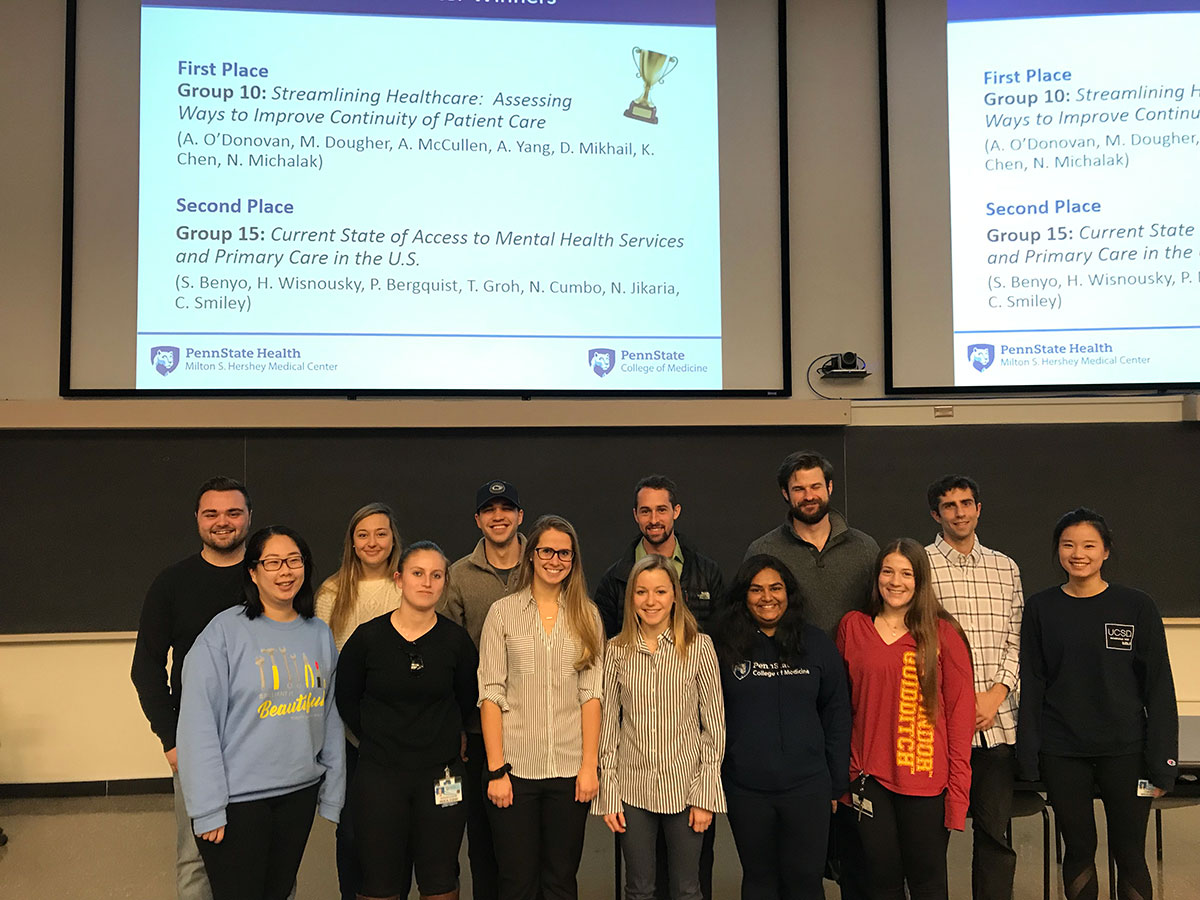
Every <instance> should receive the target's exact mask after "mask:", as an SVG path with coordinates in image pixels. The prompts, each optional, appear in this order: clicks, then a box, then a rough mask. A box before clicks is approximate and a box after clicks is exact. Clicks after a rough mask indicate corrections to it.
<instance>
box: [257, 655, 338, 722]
mask: <svg viewBox="0 0 1200 900" xmlns="http://www.w3.org/2000/svg"><path fill="white" fill-rule="evenodd" d="M254 664H255V665H256V666H257V667H258V680H259V686H260V689H261V693H260V694H259V697H260V698H261V700H262V702H261V703H260V704H259V706H258V717H259V718H260V719H273V718H277V717H279V716H295V715H308V713H309V712H311V711H312V710H314V709H321V708H322V707H324V706H325V694H326V690H327V688H328V686H329V684H328V681H327V680H326V678H325V675H324V674H323V673H322V671H321V664H320V663H319V662H318V661H317V660H315V659H314V660H310V659H309V658H308V654H307V653H305V652H303V651H301V652H300V653H298V654H297V653H294V652H290V651H289V650H288V649H287V648H286V647H264V648H262V649H260V650H259V654H258V656H257V657H255V659H254Z"/></svg>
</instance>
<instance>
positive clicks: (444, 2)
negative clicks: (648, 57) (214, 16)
mask: <svg viewBox="0 0 1200 900" xmlns="http://www.w3.org/2000/svg"><path fill="white" fill-rule="evenodd" d="M142 6H150V7H181V8H196V9H222V10H247V11H251V10H252V11H258V12H297V13H325V14H331V15H356V16H420V17H423V18H445V19H519V20H523V21H547V22H613V23H615V22H627V23H637V24H647V25H709V26H712V25H716V22H717V10H716V0H655V2H652V3H648V2H646V0H341V2H337V0H175V2H162V3H143V4H142Z"/></svg>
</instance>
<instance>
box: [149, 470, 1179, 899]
mask: <svg viewBox="0 0 1200 900" xmlns="http://www.w3.org/2000/svg"><path fill="white" fill-rule="evenodd" d="M833 476H834V473H833V468H832V466H831V465H830V463H829V462H828V461H827V460H826V459H824V458H823V457H822V456H820V455H819V454H816V453H813V452H809V451H800V452H797V453H793V454H791V455H789V456H788V457H787V458H786V459H785V460H784V461H783V463H782V465H781V466H780V468H779V471H778V484H779V489H780V492H781V494H782V496H783V498H784V500H785V501H786V503H787V516H786V518H785V521H784V523H783V524H782V525H781V526H780V527H778V528H776V529H774V530H772V531H770V532H768V533H767V534H765V535H763V536H762V537H760V538H759V539H757V540H756V541H754V542H753V543H751V545H750V546H749V548H748V550H747V552H746V556H745V559H744V560H743V562H742V564H741V566H740V567H739V569H738V571H737V573H736V574H735V575H734V577H733V579H732V582H731V583H730V585H729V587H728V589H726V587H725V585H724V583H723V580H722V576H721V572H720V569H719V567H718V566H717V564H716V563H715V562H713V561H712V560H711V559H709V558H708V557H706V556H704V555H703V554H702V553H700V551H699V550H698V549H696V548H695V547H694V546H693V545H692V544H691V543H689V542H688V541H686V540H685V539H684V538H683V537H682V535H680V534H679V533H678V532H677V531H676V529H675V524H676V521H677V520H678V519H679V517H680V514H681V512H682V506H681V504H680V502H679V497H678V490H677V487H676V485H675V484H674V482H672V481H671V480H670V479H669V478H666V477H664V476H661V475H654V476H648V477H647V478H643V479H642V480H641V481H639V482H638V483H637V485H636V486H635V488H634V492H633V496H634V506H633V515H634V519H635V521H636V523H637V526H638V532H639V534H638V536H637V537H636V538H635V539H634V541H633V542H632V544H631V545H630V546H629V548H628V550H627V551H626V552H625V553H623V554H622V556H621V558H620V559H618V560H617V561H616V562H614V563H613V565H612V566H611V567H610V568H609V569H608V570H607V571H606V572H605V573H604V576H603V578H602V579H601V581H600V583H599V584H598V586H597V588H596V590H595V592H594V594H591V595H589V591H588V589H587V585H586V580H585V578H584V573H583V567H582V561H581V557H580V545H579V538H578V536H577V534H576V531H575V529H574V527H573V526H572V525H571V523H570V522H568V521H567V520H565V519H563V518H561V517H558V516H553V515H546V516H542V517H541V518H540V519H538V520H537V522H536V523H535V524H534V525H533V527H532V528H531V529H530V530H529V533H528V535H527V536H526V535H525V534H523V533H522V532H521V530H520V527H521V525H522V524H523V521H524V510H523V509H522V507H521V504H520V499H519V496H518V492H517V489H516V488H515V487H514V486H513V485H512V484H510V483H508V482H506V481H503V480H496V481H491V482H488V483H487V484H485V485H483V486H482V487H480V488H479V490H478V491H477V493H476V497H475V523H476V525H477V526H478V527H479V529H480V532H481V537H480V539H479V541H478V543H477V545H476V546H475V548H474V550H473V551H472V552H471V553H469V554H468V555H466V556H463V557H462V558H461V559H458V560H457V561H455V562H453V563H450V562H449V560H448V559H447V557H446V555H445V553H444V552H443V551H442V550H441V548H440V547H439V546H438V545H437V544H435V543H432V542H429V541H419V542H416V543H412V544H409V545H407V546H404V547H402V546H401V540H400V535H399V532H398V529H397V525H396V520H395V517H394V515H393V514H392V512H391V510H390V509H388V507H387V506H385V505H383V504H379V503H373V504H369V505H367V506H364V507H362V508H361V509H359V510H358V511H357V512H356V513H355V514H354V515H353V516H352V517H351V519H350V523H349V526H348V528H347V531H346V537H345V542H344V547H343V552H342V558H341V564H340V566H339V568H338V570H337V571H336V572H335V573H334V574H333V575H331V576H330V577H329V578H327V579H326V580H325V581H324V582H323V583H322V584H320V586H319V587H317V586H316V585H315V579H314V575H315V573H314V572H313V568H312V556H311V553H310V551H309V548H308V545H307V543H306V542H305V541H304V539H303V538H302V537H301V536H300V535H299V534H296V533H295V532H294V531H293V530H291V529H289V528H287V527H284V526H269V527H267V528H263V529H259V530H258V531H255V532H254V533H253V534H250V520H251V501H250V495H249V492H248V490H247V489H246V487H245V486H244V485H243V484H241V483H239V482H237V481H234V480H232V479H228V478H214V479H210V480H209V481H208V482H206V483H205V484H204V485H202V486H201V489H200V491H199V494H198V498H197V511H196V517H197V522H198V526H199V532H200V538H201V542H202V549H201V551H200V553H199V554H197V555H195V556H191V557H189V558H187V559H185V560H183V561H181V562H179V563H177V564H175V565H174V566H171V567H170V568H168V569H166V570H164V572H163V573H162V574H160V576H159V577H158V578H157V579H156V580H155V582H154V584H153V585H152V586H151V588H150V591H149V592H148V594H147V598H146V604H145V608H144V611H143V615H142V619H141V625H140V630H139V633H138V642H137V648H136V650H135V654H134V663H133V680H134V683H135V685H136V686H137V689H138V693H139V697H140V699H141V701H142V705H143V709H144V710H145V712H146V715H147V718H148V719H149V721H150V725H151V727H152V729H153V730H154V731H155V733H156V734H157V735H158V736H159V738H160V739H161V740H162V743H163V748H164V751H165V753H166V757H167V761H168V763H169V764H170V765H171V768H172V770H173V771H174V772H175V773H176V814H177V824H178V828H179V840H178V847H177V849H178V853H177V876H178V891H179V896H180V898H186V900H192V898H204V900H207V898H213V900H226V898H255V900H257V898H264V900H267V898H270V900H283V898H286V897H289V895H294V892H295V877H296V872H297V870H298V868H299V864H300V860H301V857H302V855H303V852H304V846H305V843H306V841H307V838H308V834H309V831H310V829H311V826H312V822H313V819H314V815H315V814H316V813H318V812H319V813H320V815H322V816H323V817H325V818H327V819H330V820H331V821H334V822H337V823H338V827H337V832H336V842H337V850H336V859H337V868H338V880H339V886H340V890H341V894H342V897H343V898H358V900H373V898H400V897H406V896H407V895H408V892H409V890H410V887H411V883H412V880H413V877H414V873H415V878H416V883H417V887H418V890H419V892H420V894H421V896H422V897H423V898H426V900H452V898H457V897H458V875H459V873H458V853H459V847H460V845H461V843H462V838H463V834H464V832H465V833H466V836H467V849H468V856H469V860H470V867H471V877H472V892H473V896H474V897H476V898H480V900H484V898H488V900H491V898H502V900H535V898H544V900H567V898H575V897H576V896H577V888H576V872H577V870H578V868H579V864H580V860H581V856H582V851H583V843H584V829H585V824H586V821H587V815H588V813H589V812H591V813H592V814H593V815H596V816H600V817H602V818H603V821H604V823H605V824H606V825H607V826H608V828H609V829H611V830H612V831H613V832H614V833H615V834H617V835H619V837H620V843H621V850H622V854H623V857H624V861H625V869H626V882H625V896H626V897H627V898H628V900H651V898H661V900H666V898H671V900H700V898H704V900H711V898H712V896H713V891H712V869H713V834H714V827H713V822H714V816H715V814H717V813H727V814H728V821H729V825H730V828H731V830H732V833H733V837H734V841H735V844H736V846H737V852H738V856H739V858H740V862H741V868H742V892H741V893H742V897H743V898H744V900H785V898H787V900H791V898H797V900H813V898H822V897H823V896H824V893H823V886H822V879H823V878H825V877H828V878H833V879H835V880H837V881H838V882H839V883H840V885H841V892H842V896H843V897H844V898H847V900H851V898H897V900H900V898H904V897H905V896H906V892H907V896H908V897H910V898H912V900H918V898H946V897H947V896H948V887H947V873H946V848H947V843H948V838H949V832H950V831H951V830H963V829H964V828H965V823H966V818H967V816H968V814H969V815H970V816H971V817H972V823H973V835H974V847H973V863H972V885H973V895H974V897H975V898H977V900H990V898H997V900H999V898H1005V900H1008V898H1011V896H1012V890H1013V877H1014V873H1015V868H1016V854H1015V853H1014V851H1013V849H1012V847H1011V844H1010V842H1009V839H1008V837H1007V836H1006V835H1007V829H1008V822H1009V818H1010V813H1011V807H1012V796H1013V790H1014V783H1015V781H1016V780H1017V778H1018V777H1020V778H1021V779H1023V780H1028V781H1041V782H1043V783H1044V785H1045V790H1046V791H1047V793H1048V795H1049V799H1050V802H1051V803H1052V804H1053V806H1054V808H1055V811H1056V815H1057V817H1058V822H1059V824H1060V827H1061V830H1062V833H1063V838H1064V842H1065V846H1066V854H1065V857H1064V861H1063V878H1064V888H1065V893H1066V896H1067V897H1068V898H1070V900H1076V898H1079V900H1091V898H1096V897H1097V892H1098V881H1097V875H1096V868H1095V853H1096V826H1095V821H1094V816H1093V811H1092V801H1093V797H1094V796H1095V795H1096V793H1097V792H1098V793H1099V795H1100V797H1101V798H1102V800H1103V801H1104V804H1105V809H1106V814H1107V818H1108V835H1109V845H1110V850H1111V853H1112V855H1113V857H1114V859H1115V860H1116V863H1117V870H1118V881H1119V887H1120V896H1125V897H1134V896H1137V897H1141V898H1145V900H1148V898H1150V897H1151V891H1152V888H1151V883H1150V877H1149V872H1148V869H1147V866H1146V862H1145V853H1144V844H1145V831H1146V824H1147V820H1148V816H1149V809H1150V802H1151V799H1152V798H1153V797H1154V796H1159V795H1161V794H1162V793H1163V792H1164V791H1167V790H1170V789H1171V787H1172V786H1173V783H1174V779H1175V768H1176V757H1177V742H1178V724H1177V715H1176V707H1175V696H1174V685H1173V683H1172V679H1171V670H1170V664H1169V661H1168V659H1167V652H1166V640H1165V634H1164V630H1163V625H1162V620H1161V618H1160V617H1159V615H1158V613H1157V611H1156V609H1155V607H1154V604H1153V602H1152V601H1151V599H1150V598H1149V597H1148V596H1147V595H1145V594H1144V593H1141V592H1139V591H1136V590H1134V589H1132V588H1127V587H1123V586H1120V585H1116V584H1109V583H1108V582H1107V581H1106V580H1105V579H1104V577H1103V574H1102V569H1103V564H1104V561H1105V560H1106V559H1107V558H1108V555H1109V553H1110V552H1111V549H1112V535H1111V533H1110V531H1109V528H1108V525H1107V523H1106V522H1105V521H1104V519H1103V517H1102V516H1100V515H1099V514H1098V513H1096V512H1094V511H1092V510H1089V509H1086V508H1082V507H1081V508H1079V509H1076V510H1072V511H1071V512H1069V513H1067V514H1066V515H1064V516H1063V517H1062V518H1061V519H1060V520H1059V522H1058V523H1057V525H1056V526H1055V528H1054V533H1053V540H1052V545H1053V552H1054V554H1055V558H1056V559H1057V560H1058V562H1059V563H1060V565H1061V566H1062V568H1063V570H1064V572H1065V576H1066V580H1065V582H1064V583H1063V584H1061V585H1059V586H1055V587H1052V588H1049V589H1047V590H1045V591H1042V592H1040V593H1038V594H1035V595H1033V596H1032V597H1030V598H1029V599H1028V601H1026V600H1025V599H1024V596H1023V593H1022V587H1021V579H1020V573H1019V570H1018V567H1017V566H1016V564H1015V563H1014V562H1013V561H1012V560H1011V559H1009V558H1008V557H1007V556H1005V555H1004V554H1002V553H999V552H997V551H994V550H991V549H989V548H987V547H984V546H983V545H982V544H981V543H980V542H979V540H978V539H977V537H976V527H977V525H978V522H979V519H980V512H981V509H982V504H981V502H980V491H979V487H978V485H977V484H976V483H975V482H974V481H973V480H972V479H970V478H968V477H966V476H961V475H951V476H945V477H943V478H941V479H939V480H938V481H937V482H935V483H934V484H932V485H931V486H930V487H929V490H928V504H929V509H930V513H931V515H932V517H933V519H934V521H935V522H936V523H937V525H938V526H939V533H938V534H937V536H936V538H935V540H934V541H933V543H931V544H929V545H928V546H923V545H922V544H920V543H918V542H916V541H914V540H911V539H907V538H902V539H898V540H893V541H890V542H888V543H887V544H886V545H884V546H883V547H882V548H880V547H879V545H878V544H877V543H876V542H875V540H874V539H873V538H871V537H870V536H869V535H867V534H865V533H863V532H862V531H859V530H857V529H854V528H851V527H850V526H849V525H848V524H847V523H846V521H845V519H844V518H843V517H842V516H841V515H840V514H839V513H838V512H836V511H835V510H833V509H831V508H830V499H831V496H832V494H833V491H834V477H833ZM168 651H170V657H171V666H170V672H169V679H168V677H167V673H166V662H167V659H168Z"/></svg>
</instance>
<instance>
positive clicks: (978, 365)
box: [967, 344, 996, 372]
mask: <svg viewBox="0 0 1200 900" xmlns="http://www.w3.org/2000/svg"><path fill="white" fill-rule="evenodd" d="M967 359H969V360H970V361H971V365H973V366H974V367H975V371H977V372H982V371H983V370H984V369H986V368H987V367H988V366H990V365H991V364H992V363H993V362H995V360H996V347H995V345H993V344H972V345H971V346H970V347H968V348H967Z"/></svg>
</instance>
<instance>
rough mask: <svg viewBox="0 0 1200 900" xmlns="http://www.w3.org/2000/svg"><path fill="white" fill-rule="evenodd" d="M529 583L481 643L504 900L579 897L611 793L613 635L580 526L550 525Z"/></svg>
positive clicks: (536, 547)
mask: <svg viewBox="0 0 1200 900" xmlns="http://www.w3.org/2000/svg"><path fill="white" fill-rule="evenodd" d="M517 584H518V588H517V592H516V593H515V594H510V595H509V596H507V597H504V598H502V599H500V600H497V601H496V602H495V603H494V604H493V605H492V608H491V609H490V610H489V611H488V614H487V619H486V620H485V621H484V623H483V633H482V635H481V636H480V641H479V698H480V699H479V707H480V717H481V719H482V725H483V743H484V747H485V749H486V751H487V770H488V771H487V772H486V777H487V779H488V786H487V796H488V799H489V800H490V801H491V805H489V807H488V812H489V817H490V818H491V821H492V836H493V842H494V844H495V847H496V862H497V864H498V866H499V876H500V900H535V898H537V897H539V896H540V897H542V898H543V900H575V898H576V897H577V896H578V888H577V885H576V880H575V876H576V872H577V871H578V869H579V860H580V857H581V856H582V855H583V832H584V825H585V824H586V822H587V804H588V803H589V802H590V801H591V800H592V798H594V797H595V796H596V792H597V791H598V790H599V780H598V777H599V776H598V753H599V749H598V748H599V742H600V698H601V680H602V675H603V672H602V670H601V655H602V653H603V638H602V637H601V635H602V634H603V631H602V630H601V625H600V614H599V612H597V610H596V606H595V604H594V603H592V601H591V600H589V599H588V595H587V584H586V582H585V580H584V577H583V565H582V563H581V562H580V559H579V539H578V537H576V535H575V529H574V528H573V527H572V526H571V523H570V522H568V521H567V520H566V519H563V518H560V517H558V516H542V518H540V519H538V521H537V523H536V524H535V525H534V526H533V531H532V532H531V533H530V535H529V540H528V541H527V542H526V544H525V550H524V553H523V555H522V559H521V571H520V575H519V576H518V581H517Z"/></svg>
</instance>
